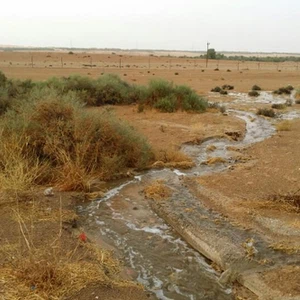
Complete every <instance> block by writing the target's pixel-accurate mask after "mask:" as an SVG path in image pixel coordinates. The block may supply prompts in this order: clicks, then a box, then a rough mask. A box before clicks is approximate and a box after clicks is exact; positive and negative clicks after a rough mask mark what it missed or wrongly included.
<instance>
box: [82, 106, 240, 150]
mask: <svg viewBox="0 0 300 300" xmlns="http://www.w3.org/2000/svg"><path fill="white" fill-rule="evenodd" d="M111 108H112V109H113V111H114V112H115V114H116V115H117V116H118V117H120V118H121V119H124V120H126V121H127V122H128V123H130V124H131V125H132V126H134V127H135V128H136V129H137V130H138V131H139V132H140V133H141V134H143V135H144V136H146V137H147V139H148V141H149V142H150V144H151V145H152V146H153V147H154V149H155V150H167V149H171V150H178V149H179V147H180V146H181V145H182V144H183V143H187V142H196V143H197V141H201V140H202V139H204V138H206V137H211V136H224V135H225V133H226V132H240V133H241V136H242V135H243V133H244V131H245V124H244V122H243V121H241V120H240V119H238V118H231V117H228V116H224V115H222V114H221V113H219V112H218V111H217V110H210V111H209V112H207V113H204V114H193V113H186V112H177V113H176V114H172V113H171V114H170V113H160V112H157V111H156V110H154V109H153V110H150V109H145V110H144V112H142V113H138V112H137V106H115V107H111ZM88 109H90V110H94V111H102V110H103V109H107V108H101V107H96V108H95V107H92V108H88Z"/></svg>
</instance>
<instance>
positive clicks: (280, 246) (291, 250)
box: [270, 241, 300, 254]
mask: <svg viewBox="0 0 300 300" xmlns="http://www.w3.org/2000/svg"><path fill="white" fill-rule="evenodd" d="M270 248H272V249H274V250H277V251H281V252H284V253H287V254H297V253H300V246H299V245H290V244H289V243H288V242H284V241H283V242H281V243H276V244H272V245H270Z"/></svg>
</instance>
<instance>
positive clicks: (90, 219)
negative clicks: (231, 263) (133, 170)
mask: <svg viewBox="0 0 300 300" xmlns="http://www.w3.org/2000/svg"><path fill="white" fill-rule="evenodd" d="M244 98H245V96H244V95H243V96H242V97H241V98H239V99H240V101H244V100H243V99H244ZM276 101H277V100H276ZM278 101H279V100H278ZM281 101H282V99H281ZM274 102H275V101H274ZM228 113H229V114H230V115H232V116H235V117H238V118H240V119H242V120H244V121H245V124H246V134H245V137H244V138H243V140H242V141H238V142H234V141H231V140H229V139H218V138H216V139H214V138H212V139H209V140H207V141H206V142H204V143H202V144H201V145H184V146H183V147H182V151H184V152H185V153H187V154H189V155H190V156H192V157H193V158H194V160H195V162H196V166H195V167H194V168H193V169H191V170H188V171H185V172H183V171H180V170H172V171H171V170H160V171H149V172H147V173H146V174H143V175H141V176H137V177H135V178H134V179H132V180H129V181H125V182H122V183H119V184H117V185H116V186H115V187H114V188H112V189H111V190H110V191H109V192H107V193H106V195H105V197H104V198H102V199H99V200H98V201H95V202H94V203H92V204H91V205H89V206H86V207H80V208H79V211H80V212H81V214H82V215H83V216H84V217H85V230H86V231H88V232H89V233H90V234H91V235H93V237H94V238H95V239H98V240H100V243H101V242H102V243H105V244H108V245H111V246H112V247H113V248H114V249H116V252H117V254H118V255H119V256H120V258H121V259H122V260H123V261H124V263H125V266H126V268H127V273H128V274H129V275H130V276H131V277H132V278H134V279H135V280H137V281H138V282H140V283H142V284H143V285H144V286H145V287H146V288H147V289H148V290H149V291H151V292H152V293H153V294H154V296H155V298H156V299H161V300H168V299H174V300H181V299H191V300H197V299H210V300H218V299H220V300H223V299H224V300H225V299H226V300H227V299H233V295H232V291H231V289H230V288H225V287H222V286H221V285H220V284H219V283H218V278H219V276H220V274H218V273H217V272H216V271H215V270H214V269H213V268H212V267H211V266H210V263H209V262H208V261H207V260H206V259H205V258H204V257H202V256H201V255H200V254H199V253H198V252H196V251H195V250H193V249H192V248H191V247H189V246H188V245H187V244H186V242H185V241H183V240H182V239H181V238H180V237H179V236H178V235H177V234H176V232H175V231H174V230H173V229H172V228H171V227H170V226H168V225H167V224H166V223H165V222H164V220H162V219H161V218H159V217H158V216H157V215H156V214H155V213H154V212H153V211H152V210H151V208H150V206H149V203H148V202H147V200H145V199H144V197H143V195H142V194H141V190H142V189H143V187H144V186H145V185H146V184H147V183H149V182H150V181H151V180H153V179H157V178H165V179H166V180H167V182H170V183H172V184H173V185H174V184H175V185H176V184H177V186H179V181H180V178H181V177H182V176H199V175H202V174H207V173H211V172H221V171H224V170H225V169H227V168H228V167H229V166H230V165H233V164H234V163H235V161H234V159H233V158H231V156H230V155H231V153H230V151H229V149H228V147H230V146H236V147H238V148H239V147H245V146H248V145H250V144H253V143H256V142H260V141H262V140H264V139H266V138H268V137H270V136H271V135H272V134H273V133H274V128H273V126H272V125H271V124H270V122H268V121H266V120H265V119H263V118H260V117H257V116H256V115H255V114H253V113H249V112H244V111H237V110H228ZM294 116H298V114H297V113H296V114H295V115H293V114H290V115H289V116H288V117H286V118H293V117H294ZM208 145H214V146H215V150H214V151H210V152H209V153H208V151H206V148H207V146H208ZM208 156H209V157H214V156H215V157H223V158H226V163H222V164H216V165H211V166H209V165H206V164H203V163H204V162H205V161H206V160H207V159H208ZM178 189H179V190H180V189H184V186H183V185H181V186H180V188H178ZM184 194H185V191H184V190H182V195H184Z"/></svg>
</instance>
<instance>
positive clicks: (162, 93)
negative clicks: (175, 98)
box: [147, 79, 174, 105]
mask: <svg viewBox="0 0 300 300" xmlns="http://www.w3.org/2000/svg"><path fill="white" fill-rule="evenodd" d="M173 90H174V85H173V83H172V82H169V81H165V80H162V79H154V80H151V81H150V83H149V87H148V97H147V104H150V105H154V104H155V103H156V102H157V101H158V100H159V99H161V98H165V97H168V96H169V95H171V94H172V93H173Z"/></svg>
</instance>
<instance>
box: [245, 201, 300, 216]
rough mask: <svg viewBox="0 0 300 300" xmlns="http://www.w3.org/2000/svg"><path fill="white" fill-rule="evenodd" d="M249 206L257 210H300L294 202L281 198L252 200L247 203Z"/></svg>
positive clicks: (296, 211)
mask: <svg viewBox="0 0 300 300" xmlns="http://www.w3.org/2000/svg"><path fill="white" fill-rule="evenodd" d="M247 206H248V207H251V208H253V209H255V210H260V209H266V210H276V211H282V212H294V213H298V212H299V208H297V207H296V206H295V205H293V203H291V202H286V201H284V200H282V199H281V200H280V199H279V198H278V199H277V200H264V201H251V202H248V203H247Z"/></svg>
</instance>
